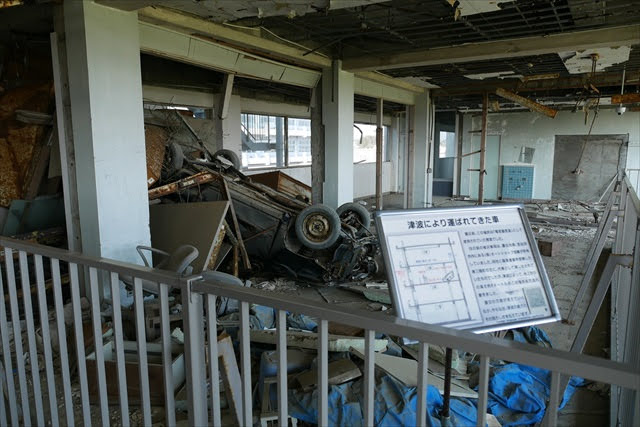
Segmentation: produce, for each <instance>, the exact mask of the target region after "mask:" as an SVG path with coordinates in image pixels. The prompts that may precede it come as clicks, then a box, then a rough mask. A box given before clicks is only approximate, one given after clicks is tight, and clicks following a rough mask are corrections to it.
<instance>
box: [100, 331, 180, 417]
mask: <svg viewBox="0 0 640 427" xmlns="http://www.w3.org/2000/svg"><path fill="white" fill-rule="evenodd" d="M123 346H124V359H125V376H126V378H127V393H128V395H129V404H137V403H139V402H140V385H139V378H140V373H139V365H138V345H137V343H136V342H135V341H124V342H123ZM103 352H104V368H105V373H106V377H107V378H117V377H118V368H117V365H118V363H117V360H116V351H115V346H114V342H113V341H109V342H107V343H105V344H104V346H103ZM171 353H172V363H171V374H172V378H173V391H174V393H175V392H176V391H177V390H178V389H179V388H180V387H181V386H182V384H183V383H184V381H185V359H184V352H183V349H182V348H181V347H179V346H175V345H174V346H172V348H171ZM147 361H148V365H147V369H148V370H149V391H150V401H151V404H152V405H159V406H162V405H164V403H165V388H164V366H163V364H162V344H159V343H147ZM96 372H97V368H96V353H95V351H94V352H92V353H91V354H89V355H88V356H87V379H88V383H89V396H90V397H91V400H92V401H94V402H97V401H99V396H98V378H97V376H96ZM107 395H108V398H109V401H111V402H117V401H118V397H119V395H120V394H119V391H118V382H117V381H107Z"/></svg>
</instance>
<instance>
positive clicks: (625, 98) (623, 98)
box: [611, 93, 640, 104]
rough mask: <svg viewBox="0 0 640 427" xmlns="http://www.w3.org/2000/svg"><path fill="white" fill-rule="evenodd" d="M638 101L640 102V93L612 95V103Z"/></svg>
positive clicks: (633, 102) (632, 102)
mask: <svg viewBox="0 0 640 427" xmlns="http://www.w3.org/2000/svg"><path fill="white" fill-rule="evenodd" d="M636 102H640V93H625V94H624V95H613V96H612V97H611V103H612V104H635V103H636Z"/></svg>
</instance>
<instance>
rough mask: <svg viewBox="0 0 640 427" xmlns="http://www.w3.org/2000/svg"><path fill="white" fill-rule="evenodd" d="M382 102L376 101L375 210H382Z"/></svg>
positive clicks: (380, 99)
mask: <svg viewBox="0 0 640 427" xmlns="http://www.w3.org/2000/svg"><path fill="white" fill-rule="evenodd" d="M383 102H384V101H383V100H382V98H378V99H377V100H376V210H378V211H381V210H382V203H383V200H382V137H383V136H384V128H383V127H382V110H383Z"/></svg>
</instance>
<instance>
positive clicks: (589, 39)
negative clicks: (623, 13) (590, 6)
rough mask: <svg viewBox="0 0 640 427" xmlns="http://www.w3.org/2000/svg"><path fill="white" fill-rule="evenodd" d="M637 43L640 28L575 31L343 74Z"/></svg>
mask: <svg viewBox="0 0 640 427" xmlns="http://www.w3.org/2000/svg"><path fill="white" fill-rule="evenodd" d="M639 43H640V24H635V25H626V26H620V27H610V28H602V29H597V30H587V31H574V32H570V33H561V34H552V35H549V36H535V37H523V38H516V39H509V40H496V41H490V42H482V43H468V44H463V45H458V46H450V47H440V48H434V49H423V50H419V51H413V52H406V53H398V54H391V55H365V56H360V57H355V58H345V59H344V60H343V61H342V67H343V69H344V70H345V71H352V72H359V71H370V70H390V69H396V68H408V67H421V66H429V65H440V64H451V63H459V62H471V61H487V60H493V59H505V58H515V57H522V56H530V55H544V54H548V53H557V52H562V51H575V50H583V49H591V48H600V47H612V46H630V45H634V44H639Z"/></svg>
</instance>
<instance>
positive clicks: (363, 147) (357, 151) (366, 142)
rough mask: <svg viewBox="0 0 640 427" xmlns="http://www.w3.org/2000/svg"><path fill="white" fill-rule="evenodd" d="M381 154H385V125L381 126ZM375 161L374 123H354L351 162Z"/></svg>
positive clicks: (386, 131)
mask: <svg viewBox="0 0 640 427" xmlns="http://www.w3.org/2000/svg"><path fill="white" fill-rule="evenodd" d="M382 129H383V133H382V155H383V161H384V160H385V158H384V156H385V154H386V145H387V133H388V129H387V126H383V127H382ZM375 161H376V125H369V124H364V123H355V124H354V125H353V163H375Z"/></svg>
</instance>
